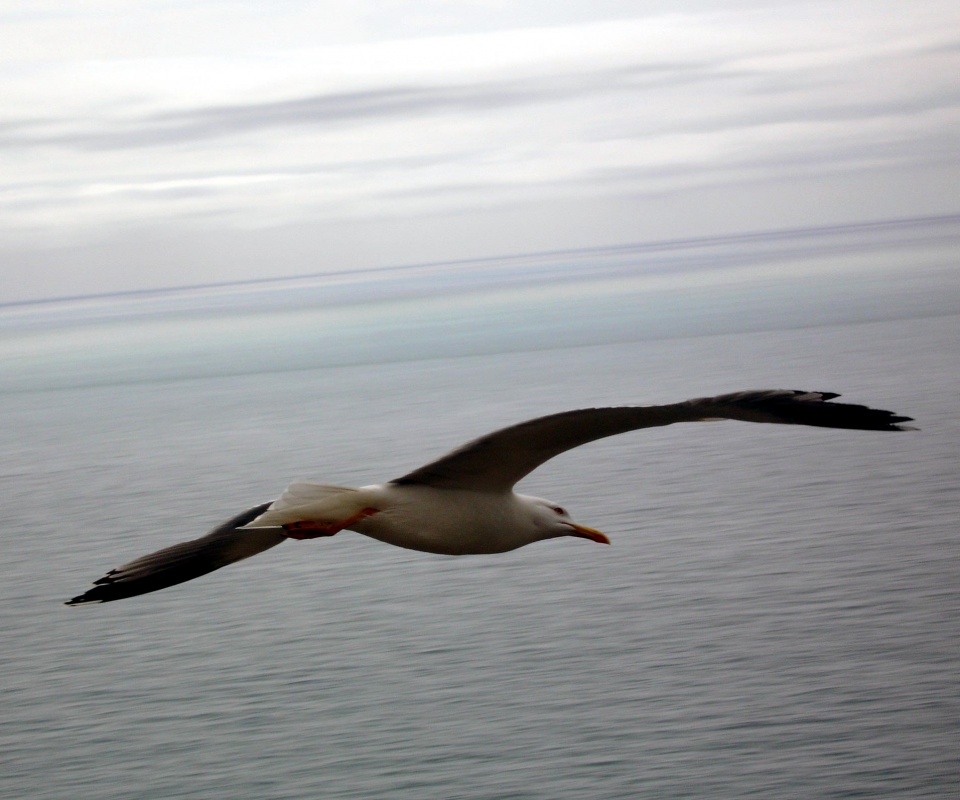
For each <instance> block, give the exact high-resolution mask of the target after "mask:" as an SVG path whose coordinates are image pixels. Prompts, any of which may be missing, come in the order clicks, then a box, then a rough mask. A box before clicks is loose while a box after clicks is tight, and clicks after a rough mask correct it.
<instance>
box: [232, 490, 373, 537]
mask: <svg viewBox="0 0 960 800" xmlns="http://www.w3.org/2000/svg"><path fill="white" fill-rule="evenodd" d="M365 505H366V504H365V503H364V501H363V499H362V497H361V493H360V490H359V489H354V488H353V487H350V486H335V485H332V484H327V483H307V482H298V483H291V484H290V485H289V486H288V487H287V488H286V489H284V491H283V494H281V495H280V497H278V498H277V499H276V500H274V501H273V502H272V503H271V504H270V507H269V508H268V509H267V510H266V511H265V512H264V513H263V514H261V515H260V516H259V517H257V518H256V519H254V520H251V521H250V522H249V523H248V524H247V525H245V526H244V527H246V528H264V527H271V526H279V525H285V524H287V523H290V522H299V521H301V520H306V519H309V520H312V521H315V522H331V523H334V522H339V521H341V520H344V519H348V518H349V517H352V516H354V515H355V514H356V513H357V512H358V511H360V510H361V509H362V508H364V506H365Z"/></svg>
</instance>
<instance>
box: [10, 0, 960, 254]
mask: <svg viewBox="0 0 960 800" xmlns="http://www.w3.org/2000/svg"><path fill="white" fill-rule="evenodd" d="M673 5H674V4H671V7H673ZM614 6H615V7H616V8H615V9H614ZM756 6H757V4H744V5H742V6H740V7H738V8H737V9H735V10H733V11H730V10H728V9H729V8H730V6H728V5H724V6H722V8H723V9H724V10H723V11H717V10H715V8H716V7H719V6H715V5H714V4H711V3H709V2H707V1H706V0H703V2H699V3H696V4H693V3H687V4H683V5H682V7H680V6H678V8H681V10H684V12H685V13H682V14H677V13H672V14H668V15H659V16H649V15H648V16H646V17H643V18H637V19H619V20H616V21H610V20H609V19H607V20H606V21H596V20H590V14H589V8H588V5H582V6H579V5H578V6H576V8H577V9H579V10H578V11H577V13H576V14H574V17H577V16H578V15H579V17H580V18H579V19H576V20H574V21H572V22H570V21H568V23H569V24H565V25H562V26H558V27H552V28H551V27H544V26H540V27H532V26H528V27H517V28H514V29H509V30H505V29H503V27H502V26H501V27H500V28H497V27H496V26H493V25H492V23H491V20H492V19H494V18H495V16H496V15H495V14H494V13H493V10H492V9H493V7H492V6H490V5H486V4H484V3H479V2H478V3H474V4H473V6H472V16H470V19H473V20H474V21H473V22H472V23H470V24H476V25H477V26H478V27H477V28H476V30H474V32H472V33H466V32H464V30H462V29H463V28H465V27H466V28H469V25H468V24H467V22H465V20H466V17H465V18H463V19H461V20H460V22H459V23H455V22H454V21H453V20H451V18H450V17H449V13H448V10H447V11H445V10H443V9H442V8H441V6H440V5H434V6H431V7H430V8H429V9H427V11H428V12H429V14H434V15H436V19H435V20H434V21H433V22H431V23H430V25H433V26H434V27H433V29H434V30H435V31H439V33H438V34H437V35H435V36H432V37H426V38H419V39H403V38H394V39H389V40H388V39H381V40H376V39H375V38H373V39H371V38H370V37H369V36H367V37H366V38H364V36H358V37H356V41H352V42H351V41H348V40H349V38H350V37H349V36H345V37H344V41H343V42H341V43H338V44H328V45H324V46H315V45H311V46H304V42H305V40H306V39H307V38H309V37H306V36H301V38H300V39H297V38H296V36H297V35H300V33H296V35H295V33H294V32H295V29H296V26H295V25H294V24H293V23H294V22H296V21H297V20H298V19H299V20H300V21H301V22H302V23H304V25H306V27H307V28H309V25H307V24H306V20H307V18H306V17H304V16H300V17H298V16H297V15H298V14H300V15H303V14H305V13H306V12H305V11H304V9H303V8H300V7H299V6H296V7H295V6H284V7H283V8H281V9H280V10H279V12H278V13H279V18H280V22H277V23H276V24H277V25H280V24H281V23H282V26H281V27H283V30H284V31H286V33H285V34H284V37H287V38H283V37H280V38H279V39H270V42H271V44H272V45H274V49H270V50H264V49H262V48H260V49H256V48H250V46H249V43H250V42H251V41H254V40H255V38H256V37H255V35H254V34H255V29H254V28H250V29H246V28H244V29H243V30H241V29H240V28H241V27H242V25H243V24H250V25H253V24H254V23H256V24H259V25H268V24H271V23H268V22H267V21H266V20H265V19H264V18H263V15H262V14H260V13H259V12H258V11H257V9H256V7H255V4H252V5H249V6H247V5H243V6H242V7H241V8H239V10H238V12H237V15H236V16H235V17H234V18H232V19H231V20H230V21H229V23H225V24H227V25H228V26H229V27H230V30H231V31H232V34H231V36H232V37H233V38H230V39H227V40H217V39H216V37H213V36H212V32H213V30H214V28H213V27H212V26H213V25H214V24H215V23H214V20H215V19H216V18H217V16H218V14H221V12H222V11H223V10H224V9H223V7H222V6H219V5H210V4H208V3H203V2H200V3H197V4H191V6H190V7H189V8H187V6H182V7H181V6H177V7H176V14H177V15H188V16H189V17H190V19H191V20H192V22H193V23H195V24H196V25H201V23H202V24H203V25H207V26H208V27H206V28H203V30H206V31H207V33H208V34H211V38H210V40H209V42H208V45H207V47H208V48H209V49H207V50H203V48H200V49H199V51H198V47H199V45H197V42H198V41H199V39H197V38H196V34H198V33H199V30H194V28H191V30H192V31H193V32H194V33H193V34H192V35H193V36H194V38H193V39H191V44H190V47H189V48H186V49H187V50H190V52H183V50H184V48H185V45H183V43H182V42H179V43H178V42H176V41H175V40H174V38H171V36H170V35H169V34H170V32H171V28H170V23H169V21H168V22H166V23H165V22H163V20H161V19H160V17H158V16H157V14H159V11H158V9H159V6H155V5H154V4H150V3H146V4H142V5H139V6H134V9H135V11H133V12H131V14H132V17H131V18H130V19H126V18H124V19H123V20H122V24H120V23H118V25H119V27H118V30H119V31H127V32H129V31H131V30H132V28H133V25H134V22H136V21H137V20H139V22H140V23H141V25H143V26H145V29H146V28H149V25H150V24H154V25H155V26H156V30H157V36H156V44H155V45H151V44H150V42H149V37H148V36H146V35H145V34H143V32H142V31H141V33H140V34H137V36H139V38H136V41H137V42H139V43H140V46H141V49H142V52H139V53H131V52H129V42H127V43H124V42H118V43H112V41H109V42H108V39H107V38H106V37H105V34H104V33H103V31H105V30H106V28H98V29H97V30H99V31H100V36H101V38H100V40H99V41H100V42H101V44H102V45H103V53H104V54H105V55H104V56H102V57H101V58H91V57H89V53H88V48H87V46H86V45H84V48H87V49H84V48H81V49H82V50H83V52H82V53H80V52H79V51H77V52H75V51H74V50H72V49H71V48H70V47H69V46H66V45H65V46H64V49H63V53H62V54H61V55H60V56H59V57H57V56H55V55H54V54H53V52H52V51H50V53H49V54H48V55H49V57H48V59H47V60H45V61H44V60H41V61H37V60H36V59H35V58H33V57H32V56H28V55H27V54H26V52H25V51H21V52H20V55H17V54H16V52H17V51H16V48H14V55H10V53H9V52H8V53H7V54H6V55H0V60H4V63H3V66H4V67H5V71H6V74H7V75H8V76H10V77H9V80H8V81H7V86H6V89H7V91H6V94H7V100H6V102H5V104H4V106H3V108H2V109H0V156H2V157H3V159H4V161H5V169H4V171H3V176H2V177H0V212H2V216H3V219H4V222H3V223H2V224H0V244H2V242H3V241H7V242H8V243H9V242H13V243H14V244H16V245H17V246H18V247H25V248H28V249H29V247H30V246H31V242H32V243H33V246H35V247H37V248H39V249H41V250H42V249H43V248H45V247H49V246H51V243H53V244H62V243H65V242H67V241H69V239H70V238H71V237H79V238H85V239H91V238H96V237H98V236H102V235H107V234H106V232H110V233H109V235H114V234H115V233H116V232H118V231H131V230H134V229H136V228H137V227H142V226H157V225H161V226H162V225H169V226H171V228H173V229H176V230H179V231H181V232H182V233H183V232H186V231H188V230H194V231H205V233H204V236H206V237H207V238H208V239H215V238H216V237H217V236H219V235H222V234H221V233H220V232H221V231H225V230H231V229H232V230H247V229H265V228H270V227H278V226H309V225H324V226H334V227H336V226H340V228H341V229H342V228H343V226H344V224H345V223H346V222H347V221H350V222H358V223H359V222H363V223H364V225H366V227H365V228H364V233H362V234H358V235H360V236H362V237H364V239H365V240H364V241H363V242H362V243H361V242H358V243H357V249H358V250H359V249H367V248H369V240H370V239H371V238H372V239H373V240H376V234H375V233H374V232H375V231H376V230H386V229H387V228H390V229H391V230H397V229H398V228H396V227H391V226H392V225H393V223H391V224H390V225H387V223H386V222H385V221H386V220H395V221H399V220H403V221H405V222H404V223H403V224H406V225H407V227H408V229H409V230H410V231H413V230H416V229H417V226H418V224H419V223H418V222H417V221H416V220H417V219H419V218H421V217H422V218H423V219H426V218H427V217H430V218H432V219H433V220H434V221H433V222H429V223H427V222H425V223H424V225H425V227H424V228H423V229H424V230H427V229H430V230H436V220H437V219H439V216H438V215H450V214H477V215H478V216H480V217H482V216H483V215H484V214H486V213H487V212H488V211H489V210H490V209H495V208H500V209H501V210H502V211H501V212H498V213H497V214H493V215H491V216H489V217H488V218H489V219H490V220H493V219H494V218H496V219H499V220H511V219H515V220H517V224H516V225H513V226H510V225H508V226H501V227H502V229H503V231H504V232H503V234H502V235H503V236H504V237H505V238H504V241H502V242H495V241H490V246H491V247H494V248H499V249H500V250H501V251H502V250H503V249H508V250H509V249H511V248H512V247H514V246H516V247H517V248H519V249H524V247H525V245H524V244H523V243H522V238H523V235H524V234H523V230H524V224H521V223H520V220H521V219H526V220H527V221H528V223H527V224H526V230H527V231H530V232H531V234H530V235H531V236H533V238H537V239H538V240H541V239H544V238H546V239H548V238H549V235H548V232H549V225H550V224H554V225H556V226H558V227H557V231H556V235H557V236H562V235H564V234H565V232H566V231H565V230H563V229H562V226H569V224H570V220H571V219H572V220H575V221H578V222H577V223H576V224H582V225H584V226H587V223H586V222H585V220H593V221H592V222H591V223H590V225H592V226H593V228H592V231H593V232H592V234H591V233H590V231H585V232H584V236H585V237H589V236H590V235H593V236H594V237H604V236H610V235H611V233H610V230H611V229H609V228H607V227H605V223H603V222H602V220H600V219H599V216H598V215H596V214H594V213H593V211H592V208H601V207H602V208H605V209H609V208H612V207H613V206H614V205H615V204H617V203H625V204H626V205H627V206H629V205H630V204H635V206H636V208H638V209H640V208H643V209H644V213H645V214H646V215H647V216H648V217H649V216H651V207H650V206H649V205H648V201H647V200H644V198H649V203H653V202H654V199H655V198H659V199H660V201H661V202H662V198H664V197H675V198H682V197H683V196H685V195H686V196H687V197H688V198H689V202H688V203H687V205H688V206H690V207H692V206H693V205H694V204H695V203H694V201H693V197H694V195H693V193H699V194H698V196H699V197H701V198H702V197H706V196H707V193H713V194H714V196H715V197H716V198H721V197H722V196H723V195H727V196H728V199H727V200H726V201H723V200H720V199H717V200H716V201H713V200H711V201H710V204H711V207H713V208H716V209H719V211H718V212H717V213H719V214H721V215H722V214H724V213H726V211H725V210H724V209H732V208H735V207H742V208H748V207H750V206H751V205H753V206H758V205H760V204H766V206H767V207H769V205H770V203H769V200H770V198H771V197H776V196H777V193H778V192H779V193H780V194H781V195H783V196H784V197H785V198H786V195H787V194H789V193H793V194H798V193H800V192H801V191H802V192H806V193H808V195H809V196H810V197H815V196H817V195H818V194H819V196H820V197H821V198H822V200H821V205H822V214H823V217H824V219H825V220H826V219H831V218H840V219H846V220H850V219H863V218H867V217H869V216H870V214H871V213H873V211H872V210H875V211H876V213H882V214H883V215H884V216H889V215H891V211H893V215H895V216H915V215H917V214H918V213H930V212H936V211H943V212H950V211H955V210H957V209H956V202H955V200H954V201H951V200H950V199H949V197H948V196H947V194H948V193H947V192H945V191H944V190H943V184H942V183H940V182H939V181H942V182H946V183H948V182H949V181H948V180H947V179H948V178H949V176H950V175H956V174H957V172H958V164H957V158H956V153H957V152H960V135H958V133H957V130H958V129H960V126H958V124H957V123H958V122H960V90H958V89H957V86H956V79H955V75H956V74H958V72H960V46H958V41H960V23H958V22H957V21H956V17H955V14H953V13H952V12H951V11H950V6H949V4H941V3H927V4H923V3H921V4H919V5H917V6H915V7H912V10H911V11H910V12H909V13H908V12H906V11H903V10H901V11H895V10H891V9H890V8H888V7H883V8H882V9H875V8H874V7H873V6H871V8H874V10H873V11H871V13H870V14H865V13H864V9H865V7H864V6H862V5H861V4H860V3H859V2H858V1H857V0H847V1H846V2H843V3H840V4H836V5H834V6H832V7H831V17H830V24H829V25H825V24H824V20H823V18H822V17H821V16H820V12H818V11H817V10H816V9H815V8H813V7H810V8H808V7H806V6H804V7H795V6H793V5H785V6H783V7H782V8H781V7H776V6H769V7H759V8H758V7H756ZM83 8H86V9H87V11H89V6H87V7H83ZM511 8H512V5H511ZM624 8H625V6H623V5H619V4H611V5H610V7H609V8H608V9H607V13H608V14H609V13H613V11H614V10H615V11H616V12H617V13H623V11H624ZM96 9H97V15H98V16H97V20H98V21H104V20H111V19H112V20H115V21H116V20H117V19H118V17H117V16H116V15H118V14H121V13H122V12H121V6H118V5H115V4H112V3H109V2H106V3H99V4H96ZM297 9H299V10H297ZM363 9H364V10H365V13H368V14H371V15H373V16H375V15H376V13H375V12H379V11H382V10H384V9H386V12H389V13H394V14H396V15H399V14H400V13H401V10H402V9H401V8H400V6H396V5H392V4H389V3H388V4H386V5H382V4H378V3H375V2H373V0H369V2H367V3H366V4H363ZM63 11H64V9H63V8H62V7H60V6H59V5H57V4H54V6H53V7H52V10H51V9H50V8H48V9H47V10H46V12H45V13H46V17H45V18H44V21H43V25H44V26H46V27H45V28H44V30H46V31H48V32H50V33H51V34H56V33H57V32H58V31H59V32H61V33H62V32H63V31H64V30H67V29H65V28H62V27H58V26H61V25H66V24H67V22H65V21H64V20H65V19H66V17H63V16H62V13H54V12H63ZM386 12H385V13H386ZM441 12H442V13H441ZM474 12H475V13H474ZM85 13H86V12H84V11H83V10H81V11H78V12H77V14H78V15H79V17H78V18H79V19H84V18H85V17H84V14H85ZM91 13H92V12H91ZM358 13H359V12H358ZM424 13H427V12H424ZM514 13H515V12H513V11H511V12H510V14H514ZM516 13H519V12H516ZM468 16H469V15H468ZM508 16H509V14H508ZM361 17H362V14H361V15H359V16H355V17H354V18H353V22H352V23H351V25H357V24H359V23H358V20H359V19H360V18H361ZM480 17H483V19H484V20H485V22H484V23H483V24H480V23H479V22H477V20H478V19H479V18H480ZM177 19H179V20H180V22H183V20H184V19H185V18H184V17H182V16H178V17H177ZM513 19H514V22H516V23H518V24H519V18H517V17H516V16H514V17H513ZM244 20H246V22H244ZM37 24H39V23H37ZM98 24H99V22H98ZM104 24H106V22H104ZM458 25H459V28H460V29H458V32H457V33H456V35H451V34H450V33H449V32H448V31H449V29H451V28H457V26H458ZM284 26H285V27H284ZM427 27H429V25H428V26H427ZM201 28H202V25H201ZM400 29H401V28H398V30H400ZM277 30H280V29H279V28H277ZM344 30H345V29H344ZM368 33H369V31H368ZM276 35H277V36H278V37H279V36H280V34H279V33H277V34H276ZM291 37H292V38H291ZM66 38H67V37H61V41H65V40H66ZM121 38H122V37H121ZM268 38H269V37H268ZM281 39H282V41H281ZM49 41H57V36H56V35H52V36H51V38H50V39H49ZM124 41H126V40H124ZM215 41H223V42H224V43H223V44H222V46H221V45H218V47H219V49H218V50H216V51H215V50H214V49H213V48H214V44H213V42H215ZM280 45H283V46H280ZM78 47H79V45H78ZM111 53H119V54H121V55H122V57H121V55H115V56H111V55H110V54H111ZM931 176H934V179H931ZM958 177H960V176H958ZM817 181H820V182H821V185H820V188H819V189H817V188H816V187H815V185H814V184H815V183H816V182H817ZM898 181H899V182H900V185H904V182H906V184H907V185H909V186H910V187H911V189H910V191H899V194H898V196H897V197H895V196H894V193H893V187H896V186H897V185H898V184H897V182H898ZM925 181H926V182H927V183H926V185H925V188H924V185H923V182H925ZM871 183H872V184H873V186H874V188H873V190H872V191H871V192H869V196H867V197H864V198H863V199H862V201H861V202H860V203H858V204H857V205H854V206H851V205H849V204H848V203H849V201H848V200H847V199H846V198H849V197H852V196H854V195H855V194H856V192H854V190H853V187H854V186H856V187H857V191H860V190H861V189H862V187H864V186H868V185H871ZM801 184H802V186H801ZM844 186H846V187H849V188H848V189H844V188H842V187H844ZM913 187H916V188H913ZM624 198H628V199H624ZM601 199H602V203H601ZM951 202H953V205H952V206H951V205H950V203H951ZM897 203H899V206H898V207H896V205H897ZM844 204H847V205H844ZM937 204H939V205H937ZM789 206H790V203H789V202H787V200H786V199H784V201H783V208H784V212H783V213H784V214H786V213H787V208H788V207H789ZM548 207H550V208H557V209H559V208H561V207H563V208H564V209H566V210H565V211H564V212H563V214H562V215H561V214H559V213H558V214H557V216H556V221H555V222H553V223H551V222H550V221H549V219H548V218H547V217H548V215H545V214H542V213H541V211H540V210H539V209H546V208H548ZM573 209H579V210H578V211H574V210H573ZM561 217H562V219H561ZM618 218H620V217H619V216H618ZM622 218H623V219H628V218H629V215H627V214H626V213H625V214H624V215H623V217H622ZM694 218H698V219H699V217H697V215H695V214H691V215H690V216H689V219H690V220H693V219H694ZM792 222H793V220H790V219H787V218H784V219H782V220H781V224H783V225H790V224H791V223H792ZM400 224H401V223H400V222H397V226H399V225H400ZM491 224H492V222H491ZM691 224H692V222H691ZM722 224H723V223H722V222H721V221H719V220H718V221H717V223H716V226H718V227H722ZM728 224H733V218H732V217H731V219H730V220H729V222H728ZM535 225H537V226H540V232H539V233H538V234H536V235H535V236H534V235H533V234H532V231H533V228H534V226H535ZM378 226H379V227H378ZM361 227H363V226H361ZM587 227H588V226H587ZM508 228H509V229H510V231H511V232H510V233H509V234H508V233H507V229H508ZM290 230H293V227H290ZM358 230H359V228H358ZM125 235H126V234H125ZM298 235H299V234H298ZM411 235H412V234H411ZM597 241H598V242H599V241H602V238H600V239H597ZM287 246H289V247H290V248H291V251H295V250H296V249H297V243H296V242H295V241H293V240H290V241H289V243H288V245H287ZM345 247H346V246H345ZM281 249H282V246H281ZM454 249H455V248H454V245H453V244H451V252H453V250H454ZM346 250H349V248H346ZM454 255H455V254H454ZM382 258H383V259H384V262H387V261H389V260H390V259H393V260H397V258H396V254H395V252H394V250H392V249H391V248H385V249H384V252H383V254H382ZM282 260H283V259H282V258H281V259H278V262H282ZM369 260H370V259H367V263H369ZM400 260H403V259H400ZM270 268H271V269H280V267H277V266H271V267H270Z"/></svg>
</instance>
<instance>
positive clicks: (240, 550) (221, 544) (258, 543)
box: [66, 503, 287, 606]
mask: <svg viewBox="0 0 960 800" xmlns="http://www.w3.org/2000/svg"><path fill="white" fill-rule="evenodd" d="M269 505H270V504H269V503H264V504H262V505H259V506H256V507H255V508H251V509H249V510H247V511H244V512H243V513H242V514H238V515H237V516H235V517H233V519H230V520H227V521H226V522H224V523H223V524H222V525H218V526H217V527H216V528H214V529H213V530H212V531H210V533H208V534H207V535H206V536H203V537H201V538H199V539H193V540H191V541H189V542H181V543H180V544H175V545H173V546H172V547H165V548H164V549H163V550H158V551H156V552H155V553H148V554H147V555H145V556H141V557H140V558H138V559H135V560H134V561H131V562H129V563H128V564H124V565H123V566H122V567H117V568H116V569H112V570H110V571H109V572H108V573H107V574H106V575H104V576H103V577H102V578H100V579H99V580H98V581H95V582H94V587H93V588H92V589H88V590H87V591H86V592H84V593H83V594H81V595H78V596H77V597H74V598H73V599H72V600H68V601H67V602H66V605H68V606H78V605H83V604H85V603H106V602H109V601H110V600H120V599H122V598H125V597H135V596H136V595H138V594H146V593H147V592H155V591H157V590H158V589H165V588H167V587H168V586H174V585H176V584H178V583H183V582H184V581H189V580H193V579H194V578H199V577H200V576H201V575H206V574H207V573H208V572H213V571H214V570H217V569H220V568H221V567H225V566H227V564H233V563H234V562H236V561H240V560H242V559H244V558H249V557H250V556H253V555H256V554H257V553H262V552H263V551H264V550H268V549H269V548H271V547H274V546H275V545H278V544H280V542H283V541H286V539H287V537H286V536H284V535H283V533H278V532H277V531H275V530H237V528H240V527H241V526H242V525H246V524H247V523H248V522H250V521H251V520H252V519H254V518H256V517H257V516H259V515H260V514H262V513H263V512H264V511H266V510H267V507H268V506H269Z"/></svg>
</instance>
